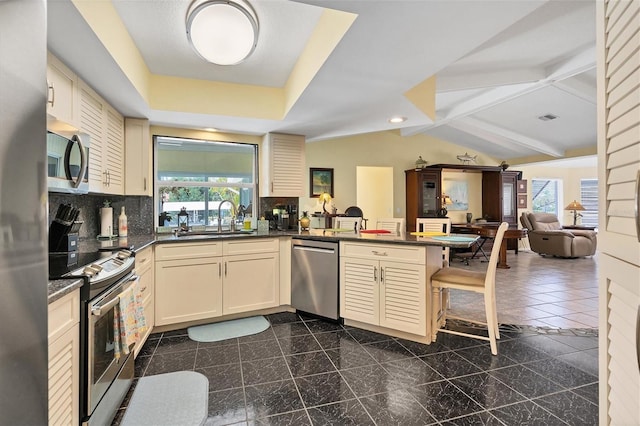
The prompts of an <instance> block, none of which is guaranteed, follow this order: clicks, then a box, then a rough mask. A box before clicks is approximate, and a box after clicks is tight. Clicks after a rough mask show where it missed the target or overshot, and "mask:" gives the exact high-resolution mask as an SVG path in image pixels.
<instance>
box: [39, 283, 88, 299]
mask: <svg viewBox="0 0 640 426" xmlns="http://www.w3.org/2000/svg"><path fill="white" fill-rule="evenodd" d="M82 284H83V280H82V279H81V278H71V279H67V280H53V281H49V284H48V286H47V292H48V293H47V298H48V300H47V302H48V303H49V304H51V303H53V302H55V301H56V300H58V299H60V298H62V297H63V296H66V295H67V294H69V293H71V292H72V291H73V290H75V289H77V288H80V287H82Z"/></svg>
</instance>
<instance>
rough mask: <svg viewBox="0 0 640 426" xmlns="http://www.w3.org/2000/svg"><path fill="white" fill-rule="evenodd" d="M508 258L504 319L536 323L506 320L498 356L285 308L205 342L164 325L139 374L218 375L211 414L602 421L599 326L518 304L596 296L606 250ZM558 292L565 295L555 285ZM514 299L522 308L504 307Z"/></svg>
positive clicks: (368, 421)
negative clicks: (245, 330) (255, 326)
mask: <svg viewBox="0 0 640 426" xmlns="http://www.w3.org/2000/svg"><path fill="white" fill-rule="evenodd" d="M547 261H549V262H547ZM508 262H509V263H510V264H511V266H512V269H510V270H499V271H498V276H499V279H498V281H497V282H498V285H497V287H498V304H499V308H498V311H499V321H500V322H501V323H505V322H507V321H505V318H509V319H513V320H514V321H512V323H514V324H522V325H526V324H528V325H535V326H537V327H505V330H506V331H503V332H502V339H501V341H500V343H499V355H498V356H492V355H491V352H490V349H489V347H488V344H486V342H483V341H480V340H475V339H469V338H464V337H459V336H454V335H450V334H443V333H440V334H439V336H438V340H437V342H435V343H433V344H431V345H422V344H417V343H414V342H410V341H406V340H402V339H395V338H391V337H388V336H384V335H380V334H376V333H371V332H367V331H364V330H361V329H356V328H352V327H348V326H344V327H343V326H341V325H338V324H333V323H329V322H325V321H322V320H317V319H313V318H307V317H301V316H299V315H296V314H294V313H280V314H274V315H270V316H267V318H268V319H269V321H270V322H271V324H272V326H271V327H270V328H269V329H267V330H266V331H264V332H262V333H259V334H257V335H253V336H247V337H242V338H238V339H231V340H227V341H222V342H215V343H198V342H195V341H192V340H190V339H189V337H188V336H187V334H186V330H176V331H172V332H166V333H157V334H153V335H152V336H151V337H150V339H149V340H148V341H147V343H146V345H145V347H144V348H143V350H142V352H141V353H140V355H139V356H138V358H137V359H136V377H137V378H140V377H144V376H150V375H154V374H161V373H168V372H174V371H185V370H189V371H197V372H200V373H202V374H204V375H205V376H207V377H208V378H209V418H208V421H207V425H226V424H238V425H266V424H271V425H310V424H313V425H374V424H375V425H428V424H442V425H445V424H446V425H449V424H460V425H466V424H488V425H502V424H504V425H523V424H529V425H564V424H571V425H597V424H598V405H597V404H598V358H597V357H598V349H597V348H598V339H597V332H596V331H595V330H590V329H589V328H588V325H589V324H588V323H581V322H580V326H576V325H575V324H574V323H566V324H571V325H573V326H574V327H572V328H571V329H563V330H558V329H557V328H555V327H558V326H555V327H554V326H553V325H552V324H551V323H549V322H547V321H545V322H540V323H538V322H537V321H533V320H532V319H529V318H526V317H527V316H528V314H527V313H526V309H525V310H524V317H522V316H521V317H518V312H519V311H523V310H522V309H519V308H518V306H536V305H544V306H543V307H539V308H535V309H539V310H541V311H544V312H547V311H548V310H550V309H555V308H553V307H550V306H551V305H557V306H559V307H560V308H562V307H563V304H565V303H569V302H571V301H572V300H574V299H573V298H574V297H577V296H580V297H582V296H584V299H595V300H596V301H597V293H595V294H594V292H593V291H592V290H593V289H592V288H591V287H592V284H593V285H595V280H596V278H595V260H594V259H573V260H563V259H553V258H551V259H547V258H542V257H540V256H538V255H535V254H532V253H528V252H521V253H520V254H519V255H518V256H515V255H512V254H510V255H509V259H508ZM471 263H472V264H471V265H470V266H469V267H470V268H481V267H482V266H481V265H479V262H471ZM525 265H526V266H525ZM590 265H591V266H590ZM455 266H459V265H455ZM590 267H591V269H589V268H590ZM518 268H520V271H518ZM525 268H526V269H529V272H527V271H525ZM569 273H571V274H573V275H570V274H569ZM567 274H569V275H567ZM591 274H593V277H591ZM526 275H528V276H529V278H525V276H526ZM585 275H586V276H587V277H586V278H585ZM574 277H575V278H574ZM576 283H584V284H585V285H583V287H584V288H585V289H584V290H582V289H580V288H578V287H576V286H575V284H576ZM508 285H511V290H509V288H508V287H507V288H505V287H506V286H508ZM527 288H529V289H530V290H531V291H528V290H527ZM539 290H543V291H539ZM581 291H584V293H580V292H581ZM557 292H564V293H565V294H566V297H565V299H562V298H561V299H560V300H558V299H556V300H554V299H552V298H551V297H548V296H547V295H549V294H551V293H557ZM560 294H561V293H557V294H555V295H552V296H558V297H561V296H560ZM536 295H538V296H536ZM509 298H510V300H511V301H510V302H509ZM521 299H522V300H521ZM452 300H453V303H454V305H455V304H456V303H458V304H460V302H462V301H463V300H462V298H461V297H460V296H459V295H453V296H452ZM516 302H518V303H521V305H518V306H513V303H516ZM536 302H539V303H536ZM504 303H508V304H511V308H512V309H513V314H509V315H512V317H509V316H507V314H506V313H504V314H503V312H501V309H502V310H506V309H505V308H504V306H503V307H501V304H502V305H504ZM530 303H531V304H532V305H530ZM588 303H591V302H588ZM578 305H581V306H582V305H584V306H582V307H581V308H579V309H584V310H586V309H587V304H585V303H584V302H580V303H576V304H575V305H574V306H575V307H578ZM565 306H568V305H565ZM544 309H547V311H545V310H544ZM559 314H562V312H558V314H557V315H559ZM565 315H571V313H568V314H567V313H565ZM556 317H557V318H565V317H563V316H556ZM543 318H545V317H541V319H543ZM546 318H553V317H546ZM596 318H597V317H596ZM534 319H535V320H538V318H534ZM565 319H567V320H570V321H574V319H571V318H565ZM548 321H553V320H548ZM559 321H560V320H559ZM577 322H578V321H577ZM596 324H597V323H596ZM134 386H135V382H134ZM130 394H131V392H130ZM129 398H130V395H129V396H128V397H127V400H125V402H124V403H123V408H122V409H121V410H120V411H119V413H118V416H117V417H116V420H115V421H114V424H118V422H119V421H120V420H121V419H122V416H123V415H124V410H125V409H126V405H127V403H128V400H129Z"/></svg>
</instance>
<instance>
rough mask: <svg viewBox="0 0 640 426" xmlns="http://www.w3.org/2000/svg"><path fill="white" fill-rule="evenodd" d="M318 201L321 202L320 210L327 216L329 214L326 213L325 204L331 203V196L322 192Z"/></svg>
mask: <svg viewBox="0 0 640 426" xmlns="http://www.w3.org/2000/svg"><path fill="white" fill-rule="evenodd" d="M320 201H322V210H323V211H324V212H325V213H326V214H329V212H328V211H327V207H326V205H327V203H330V202H331V194H329V193H328V192H323V193H322V194H320Z"/></svg>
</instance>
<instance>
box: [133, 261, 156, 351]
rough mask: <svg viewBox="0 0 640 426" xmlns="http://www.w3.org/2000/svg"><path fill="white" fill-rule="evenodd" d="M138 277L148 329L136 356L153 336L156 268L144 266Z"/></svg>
mask: <svg viewBox="0 0 640 426" xmlns="http://www.w3.org/2000/svg"><path fill="white" fill-rule="evenodd" d="M137 264H138V256H137V255H136V266H137ZM138 270H139V272H138V275H139V276H140V284H139V285H140V294H141V295H142V307H143V312H144V320H145V323H146V324H147V329H146V330H145V331H144V332H143V333H142V336H141V337H140V340H139V341H138V342H137V343H136V347H135V351H134V354H135V356H138V352H140V349H141V348H142V346H143V345H144V342H146V340H147V337H149V334H151V330H152V329H153V323H154V320H155V315H154V313H155V310H154V309H155V307H154V297H153V293H154V285H153V284H154V268H153V264H151V265H149V266H147V265H144V266H142V267H139V268H138Z"/></svg>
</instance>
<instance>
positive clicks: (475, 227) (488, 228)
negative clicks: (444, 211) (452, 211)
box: [451, 222, 527, 269]
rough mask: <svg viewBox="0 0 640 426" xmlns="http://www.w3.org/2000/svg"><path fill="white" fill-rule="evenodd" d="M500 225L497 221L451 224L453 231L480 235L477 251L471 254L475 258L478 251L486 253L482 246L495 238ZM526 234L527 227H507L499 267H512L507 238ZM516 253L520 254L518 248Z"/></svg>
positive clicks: (515, 237)
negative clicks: (508, 260) (509, 261)
mask: <svg viewBox="0 0 640 426" xmlns="http://www.w3.org/2000/svg"><path fill="white" fill-rule="evenodd" d="M499 226H500V224H499V223H497V222H496V223H454V224H451V232H456V233H458V232H459V233H468V234H476V235H478V236H480V241H479V242H478V247H476V249H475V251H474V252H473V254H472V256H471V258H474V257H475V256H476V254H477V253H478V251H481V252H482V253H483V254H484V251H483V250H482V246H483V245H484V243H485V242H486V241H487V240H489V239H493V238H495V236H496V234H497V233H498V227H499ZM526 236H527V229H526V228H523V229H518V228H507V230H506V231H505V232H504V237H503V239H502V243H501V244H500V257H499V258H498V265H497V267H498V268H500V269H509V268H511V267H510V266H509V265H508V264H507V241H506V240H509V239H517V238H524V237H526ZM516 254H518V251H517V250H516ZM485 258H486V255H485Z"/></svg>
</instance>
